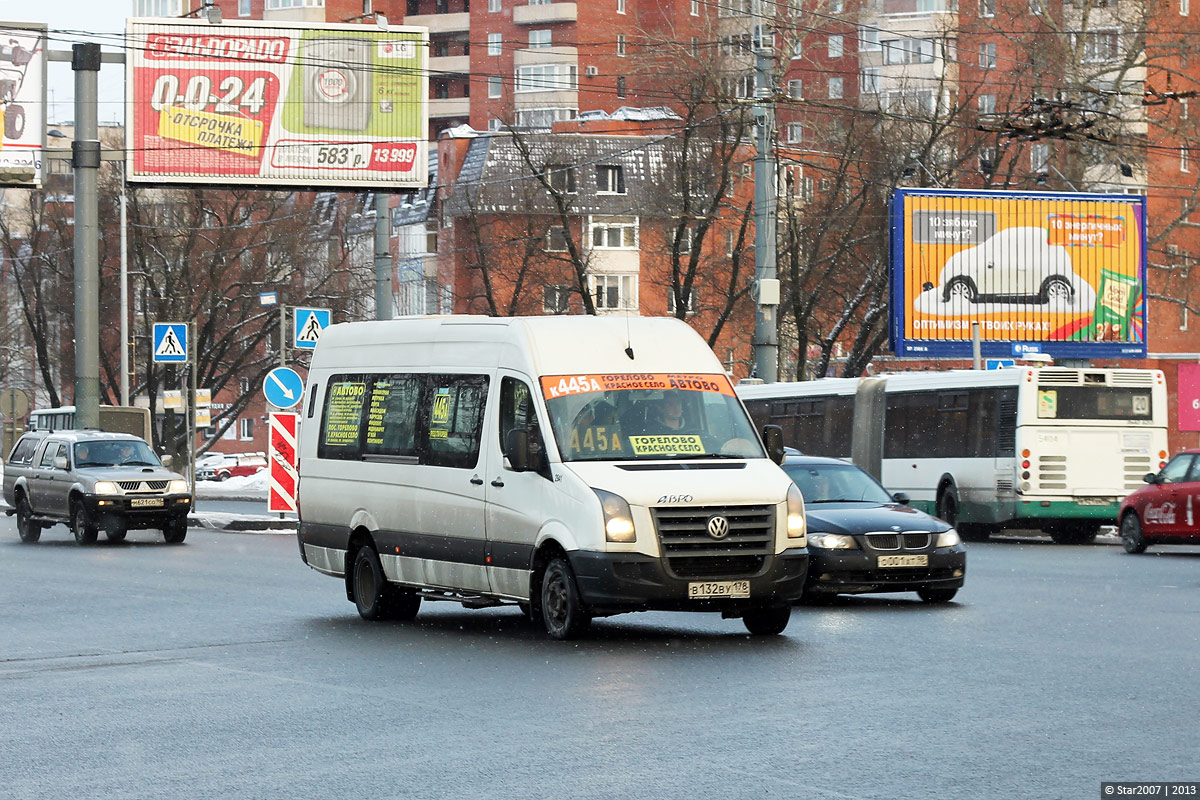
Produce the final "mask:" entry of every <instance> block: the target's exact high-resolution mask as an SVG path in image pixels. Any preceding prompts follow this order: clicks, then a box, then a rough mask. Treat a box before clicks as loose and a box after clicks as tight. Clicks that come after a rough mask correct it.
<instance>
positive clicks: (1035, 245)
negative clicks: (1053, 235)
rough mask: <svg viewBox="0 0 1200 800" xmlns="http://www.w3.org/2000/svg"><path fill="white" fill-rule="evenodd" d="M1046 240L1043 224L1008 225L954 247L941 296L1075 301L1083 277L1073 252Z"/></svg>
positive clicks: (1029, 301) (989, 300)
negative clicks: (1074, 265) (1078, 274)
mask: <svg viewBox="0 0 1200 800" xmlns="http://www.w3.org/2000/svg"><path fill="white" fill-rule="evenodd" d="M1046 240H1047V234H1046V229H1045V228H1034V227H1017V228H1005V229H1004V230H1002V231H999V232H997V233H995V234H993V235H992V236H991V237H989V238H988V239H986V240H985V241H983V242H981V243H980V244H978V245H976V246H975V247H969V248H967V249H966V250H961V251H959V252H957V253H955V254H954V255H952V256H950V258H948V259H947V260H946V265H945V266H944V267H942V271H941V274H940V276H939V283H940V285H941V288H940V290H939V292H940V294H941V298H942V301H943V302H946V303H949V302H950V301H951V300H953V299H955V298H958V299H960V300H967V301H969V302H972V303H1023V304H1042V305H1045V304H1052V305H1071V304H1073V303H1074V302H1075V296H1076V294H1077V288H1078V286H1079V279H1078V278H1077V277H1076V275H1075V272H1074V270H1073V269H1072V268H1071V256H1070V254H1069V253H1068V252H1067V248H1065V247H1061V246H1059V245H1051V244H1048V243H1047V241H1046ZM925 288H926V289H927V290H928V289H932V288H933V287H932V286H928V285H927V286H926V287H925Z"/></svg>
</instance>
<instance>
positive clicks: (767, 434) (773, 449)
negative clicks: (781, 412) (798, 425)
mask: <svg viewBox="0 0 1200 800" xmlns="http://www.w3.org/2000/svg"><path fill="white" fill-rule="evenodd" d="M762 434H763V444H764V445H766V448H767V456H768V457H769V458H770V459H771V460H772V461H774V462H775V463H776V464H782V463H783V455H784V448H783V428H781V427H779V426H778V425H764V426H763V429H762Z"/></svg>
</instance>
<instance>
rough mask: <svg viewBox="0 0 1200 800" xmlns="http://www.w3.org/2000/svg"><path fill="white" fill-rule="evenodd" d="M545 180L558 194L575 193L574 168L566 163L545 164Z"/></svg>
mask: <svg viewBox="0 0 1200 800" xmlns="http://www.w3.org/2000/svg"><path fill="white" fill-rule="evenodd" d="M546 180H547V181H549V183H550V188H551V189H553V190H554V191H556V192H559V193H560V194H575V192H576V187H575V168H574V167H572V166H568V165H566V164H547V165H546Z"/></svg>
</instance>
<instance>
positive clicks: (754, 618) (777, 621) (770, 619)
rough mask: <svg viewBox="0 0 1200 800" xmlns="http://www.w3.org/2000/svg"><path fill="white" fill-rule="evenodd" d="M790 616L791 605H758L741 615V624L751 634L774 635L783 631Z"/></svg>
mask: <svg viewBox="0 0 1200 800" xmlns="http://www.w3.org/2000/svg"><path fill="white" fill-rule="evenodd" d="M791 616H792V607H791V606H759V607H758V608H752V609H750V610H749V611H747V612H746V613H745V614H743V615H742V624H743V625H745V626H746V630H748V631H750V633H751V635H753V636H776V635H778V634H781V633H783V629H784V628H786V627H787V624H788V620H789V619H790V618H791Z"/></svg>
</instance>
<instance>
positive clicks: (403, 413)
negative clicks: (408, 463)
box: [363, 375, 422, 456]
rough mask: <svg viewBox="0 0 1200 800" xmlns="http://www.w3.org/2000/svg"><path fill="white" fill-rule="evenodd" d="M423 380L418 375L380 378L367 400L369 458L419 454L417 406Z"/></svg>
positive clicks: (373, 383)
mask: <svg viewBox="0 0 1200 800" xmlns="http://www.w3.org/2000/svg"><path fill="white" fill-rule="evenodd" d="M421 383H422V380H421V378H420V377H418V376H416V375H376V376H374V377H373V378H372V379H371V381H370V388H369V390H368V397H367V425H366V434H365V436H366V438H365V439H364V442H363V453H364V454H365V455H368V456H416V455H417V431H416V425H417V411H418V407H417V403H418V401H419V399H420V397H421Z"/></svg>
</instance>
